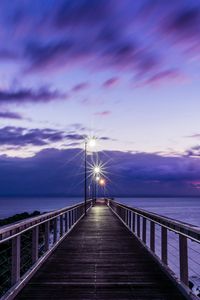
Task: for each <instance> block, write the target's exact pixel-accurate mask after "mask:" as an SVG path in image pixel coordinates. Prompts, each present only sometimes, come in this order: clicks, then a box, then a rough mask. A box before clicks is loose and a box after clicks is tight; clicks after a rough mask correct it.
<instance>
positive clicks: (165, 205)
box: [0, 197, 200, 226]
mask: <svg viewBox="0 0 200 300" xmlns="http://www.w3.org/2000/svg"><path fill="white" fill-rule="evenodd" d="M116 200H117V201H119V202H121V203H124V204H127V205H129V206H134V207H139V208H143V209H146V210H148V211H152V212H155V213H158V214H161V215H164V216H168V217H171V218H174V219H177V220H180V221H184V222H186V223H190V224H194V225H198V226H200V198H192V197H191V198H189V197H188V198H116ZM81 201H83V198H73V197H72V198H64V197H63V198H39V197H37V198H28V197H27V198H0V218H5V217H8V216H11V215H14V214H16V213H21V212H25V211H27V212H33V211H34V210H39V211H41V212H47V211H51V210H54V209H59V208H62V207H65V206H70V205H73V204H76V203H78V202H81Z"/></svg>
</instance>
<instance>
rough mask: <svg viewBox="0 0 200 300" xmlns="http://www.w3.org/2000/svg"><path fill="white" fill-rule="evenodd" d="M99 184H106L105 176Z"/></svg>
mask: <svg viewBox="0 0 200 300" xmlns="http://www.w3.org/2000/svg"><path fill="white" fill-rule="evenodd" d="M99 184H100V185H101V186H104V185H105V184H106V181H105V179H104V178H101V179H100V180H99Z"/></svg>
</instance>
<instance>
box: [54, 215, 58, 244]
mask: <svg viewBox="0 0 200 300" xmlns="http://www.w3.org/2000/svg"><path fill="white" fill-rule="evenodd" d="M56 242H57V218H55V219H53V243H54V244H55V243H56Z"/></svg>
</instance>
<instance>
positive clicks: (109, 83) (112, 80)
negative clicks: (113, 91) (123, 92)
mask: <svg viewBox="0 0 200 300" xmlns="http://www.w3.org/2000/svg"><path fill="white" fill-rule="evenodd" d="M118 82H119V78H118V77H112V78H109V79H107V80H106V81H104V83H103V85H102V86H103V87H104V88H111V87H115V86H116V85H117V83H118Z"/></svg>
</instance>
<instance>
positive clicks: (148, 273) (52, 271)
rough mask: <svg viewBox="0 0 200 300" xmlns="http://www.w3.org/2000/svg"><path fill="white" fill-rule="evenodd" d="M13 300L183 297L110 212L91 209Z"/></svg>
mask: <svg viewBox="0 0 200 300" xmlns="http://www.w3.org/2000/svg"><path fill="white" fill-rule="evenodd" d="M15 299H17V300H21V299H30V300H32V299H35V300H38V299H40V300H41V299H44V300H45V299H48V300H49V299H58V300H61V299H70V300H71V299H81V300H86V299H87V300H91V299H97V300H98V299H99V300H100V299H102V300H110V299H113V300H114V299H115V300H126V299H137V300H147V299H148V300H150V299H151V300H158V299H163V300H167V299H168V300H171V299H174V300H175V299H176V300H180V299H184V297H183V296H182V295H180V293H179V292H178V291H177V290H176V289H175V287H174V285H173V284H172V283H171V282H170V280H169V279H168V278H167V277H166V276H165V275H164V274H163V272H162V271H161V270H160V268H159V267H158V265H157V264H156V263H155V262H154V261H153V260H152V258H151V257H150V255H149V254H148V253H147V252H146V251H145V250H144V248H143V247H142V245H141V244H140V242H139V241H138V240H137V238H135V237H134V236H133V235H132V234H131V233H130V232H129V231H128V229H127V228H126V227H125V226H124V225H123V224H122V222H120V221H119V219H118V218H117V217H116V216H115V215H114V214H113V213H112V212H111V211H110V209H109V208H108V207H107V206H105V205H100V204H96V205H95V206H94V207H93V208H92V209H91V210H90V212H88V214H87V216H86V217H85V218H83V219H82V220H81V221H80V223H79V224H78V225H77V226H76V227H74V228H73V230H72V231H71V232H70V233H69V235H68V236H67V237H66V238H65V239H64V241H63V242H62V243H61V244H60V245H59V246H58V248H57V249H56V250H55V252H54V253H53V254H52V255H51V257H50V259H49V260H48V261H47V262H45V263H44V265H43V266H42V267H41V268H40V269H39V270H38V271H37V273H36V274H35V275H34V276H33V278H32V279H31V280H30V282H29V283H28V284H27V285H26V286H25V288H24V289H23V290H22V291H21V292H20V294H19V295H18V296H17V297H16V298H15Z"/></svg>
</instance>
